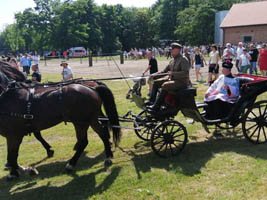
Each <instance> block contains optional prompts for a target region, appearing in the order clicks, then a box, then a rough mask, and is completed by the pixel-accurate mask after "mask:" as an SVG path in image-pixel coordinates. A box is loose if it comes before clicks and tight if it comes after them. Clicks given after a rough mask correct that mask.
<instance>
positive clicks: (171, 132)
mask: <svg viewBox="0 0 267 200" xmlns="http://www.w3.org/2000/svg"><path fill="white" fill-rule="evenodd" d="M173 129H174V124H172V128H171V132H170V133H172V132H173Z"/></svg>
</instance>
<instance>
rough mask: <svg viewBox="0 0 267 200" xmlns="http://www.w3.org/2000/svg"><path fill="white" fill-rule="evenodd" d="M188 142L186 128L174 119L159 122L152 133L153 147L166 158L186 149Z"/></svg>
mask: <svg viewBox="0 0 267 200" xmlns="http://www.w3.org/2000/svg"><path fill="white" fill-rule="evenodd" d="M186 142H187V131H186V128H185V127H184V126H183V125H182V124H181V123H179V122H177V121H173V120H169V121H164V122H162V123H161V124H159V125H158V126H157V127H156V128H155V130H154V131H153V133H152V135H151V148H152V149H153V151H154V152H155V153H156V154H157V155H159V156H160V157H164V158H167V157H171V156H176V155H178V154H179V153H180V152H181V151H182V150H183V149H184V147H185V145H186Z"/></svg>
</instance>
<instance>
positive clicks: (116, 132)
mask: <svg viewBox="0 0 267 200" xmlns="http://www.w3.org/2000/svg"><path fill="white" fill-rule="evenodd" d="M95 89H96V91H97V93H98V94H99V96H100V98H101V99H102V101H103V104H104V109H105V112H106V114H107V116H108V118H109V122H110V124H111V125H112V126H116V127H112V131H113V141H114V143H115V146H117V145H118V144H119V142H120V138H121V128H120V122H119V115H118V111H117V107H116V104H115V99H114V96H113V94H112V92H111V90H110V89H109V88H108V87H107V86H105V85H99V86H97V87H96V88H95Z"/></svg>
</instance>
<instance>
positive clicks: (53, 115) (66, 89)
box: [0, 62, 121, 178]
mask: <svg viewBox="0 0 267 200" xmlns="http://www.w3.org/2000/svg"><path fill="white" fill-rule="evenodd" d="M12 80H16V81H21V82H13V81H12ZM25 81H26V79H25V77H24V75H23V74H22V73H21V72H20V71H18V70H16V69H15V68H12V67H11V66H10V65H8V64H7V63H3V62H0V132H1V135H2V136H4V137H6V139H7V147H8V155H7V162H8V165H9V166H10V174H9V176H8V178H14V177H18V176H19V171H21V170H22V171H24V168H22V167H20V166H19V165H18V163H17V157H18V152H19V147H20V144H21V142H22V139H23V137H24V136H25V135H28V134H29V133H31V132H34V133H38V132H40V131H41V130H43V129H47V128H49V127H52V126H55V125H57V124H58V123H60V122H62V121H69V122H72V123H73V125H74V127H75V131H76V137H77V143H76V144H75V150H76V152H75V154H74V156H73V157H72V158H71V159H70V161H69V162H68V163H67V165H66V169H67V170H73V168H74V166H75V165H76V163H77V161H78V159H79V157H80V155H81V154H82V152H83V151H84V149H85V147H86V146H87V144H88V140H87V130H88V128H89V126H91V127H92V128H93V129H94V130H95V132H97V133H98V135H99V136H100V138H101V139H102V141H103V143H104V146H105V153H106V157H107V159H106V161H105V164H111V163H112V162H111V160H110V159H111V158H112V157H113V154H112V151H111V146H110V142H109V130H108V127H103V126H102V125H101V124H100V123H99V121H98V117H99V115H101V105H102V102H103V104H104V108H105V112H106V114H107V115H108V118H109V120H110V124H111V125H116V128H112V129H113V140H114V143H115V145H117V144H118V142H119V141H120V137H121V132H120V128H117V127H118V126H119V120H118V113H117V109H116V104H115V101H114V97H113V94H112V92H111V91H110V90H109V89H108V88H107V87H105V86H99V87H97V89H93V88H90V87H88V86H84V85H81V84H75V83H74V84H61V85H56V86H55V85H54V86H51V87H43V86H38V85H32V84H27V83H25Z"/></svg>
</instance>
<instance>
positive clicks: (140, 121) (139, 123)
mask: <svg viewBox="0 0 267 200" xmlns="http://www.w3.org/2000/svg"><path fill="white" fill-rule="evenodd" d="M157 124H158V122H156V121H155V120H154V119H153V118H152V117H151V115H150V114H149V113H148V111H147V110H143V111H142V112H140V113H139V114H138V115H137V117H136V119H135V121H134V124H133V125H134V128H141V129H135V130H134V131H135V133H136V135H137V136H138V137H139V138H141V139H142V140H144V141H150V138H151V134H152V132H153V130H154V128H155V127H156V126H157Z"/></svg>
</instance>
